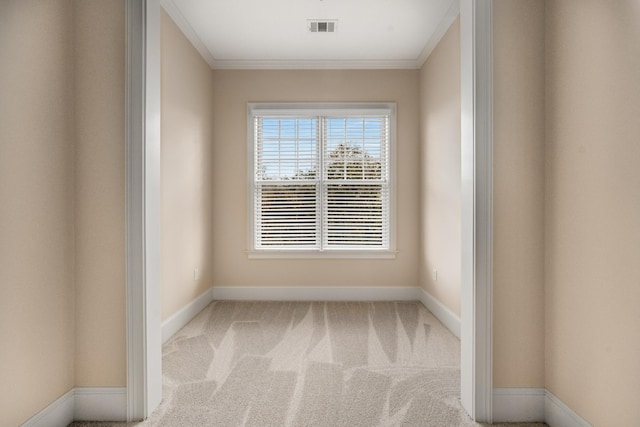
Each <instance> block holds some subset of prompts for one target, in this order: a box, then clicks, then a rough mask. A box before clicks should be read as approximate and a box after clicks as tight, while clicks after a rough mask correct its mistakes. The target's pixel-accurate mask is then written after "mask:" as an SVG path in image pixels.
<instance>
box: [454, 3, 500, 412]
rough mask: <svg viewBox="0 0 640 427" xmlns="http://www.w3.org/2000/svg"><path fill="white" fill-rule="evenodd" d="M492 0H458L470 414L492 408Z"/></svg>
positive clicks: (464, 336)
mask: <svg viewBox="0 0 640 427" xmlns="http://www.w3.org/2000/svg"><path fill="white" fill-rule="evenodd" d="M492 9H493V8H492V0H461V1H460V54H461V58H460V59H461V63H460V66H461V70H460V71H461V80H462V81H461V97H462V100H461V101H462V118H461V126H462V146H461V151H462V290H461V295H462V300H461V314H462V315H461V322H462V323H461V348H462V357H461V399H462V405H463V406H464V408H465V409H466V410H467V412H469V415H471V417H472V418H473V419H474V420H476V421H479V422H489V423H490V422H492V411H493V402H492V401H493V380H492V375H493V366H492V364H493V360H492V359H493V355H492V347H493V336H492V312H493V307H492V298H493V296H492V293H493V80H492V68H493V67H492V65H493V52H492V38H493V37H492V33H493V27H492V25H493V24H492V13H493V12H492Z"/></svg>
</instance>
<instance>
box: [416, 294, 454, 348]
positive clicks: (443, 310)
mask: <svg viewBox="0 0 640 427" xmlns="http://www.w3.org/2000/svg"><path fill="white" fill-rule="evenodd" d="M417 294H418V300H419V301H420V302H421V303H422V304H424V306H425V307H427V308H428V309H429V311H430V312H431V313H433V315H434V316H436V317H437V318H438V320H440V321H441V322H442V324H443V325H444V326H446V327H447V329H449V331H451V333H452V334H453V335H455V336H456V337H458V338H460V318H459V317H458V316H457V315H456V314H455V313H454V312H453V311H451V310H449V308H448V307H446V306H445V305H444V304H442V303H441V302H440V301H438V300H437V299H435V298H434V297H433V296H432V295H431V294H430V293H429V292H427V291H425V290H424V289H422V288H417Z"/></svg>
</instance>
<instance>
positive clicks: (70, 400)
mask: <svg viewBox="0 0 640 427" xmlns="http://www.w3.org/2000/svg"><path fill="white" fill-rule="evenodd" d="M126 419H127V389H126V387H76V388H74V389H71V390H69V391H68V392H66V393H65V394H63V395H62V396H61V397H59V398H58V399H56V400H55V401H54V402H53V403H51V404H50V405H49V406H47V407H46V408H44V409H43V410H42V411H40V412H38V413H37V414H36V415H34V416H33V417H31V418H29V420H27V421H26V422H25V423H23V424H22V425H21V427H67V426H68V425H69V423H71V422H72V421H125V420H126Z"/></svg>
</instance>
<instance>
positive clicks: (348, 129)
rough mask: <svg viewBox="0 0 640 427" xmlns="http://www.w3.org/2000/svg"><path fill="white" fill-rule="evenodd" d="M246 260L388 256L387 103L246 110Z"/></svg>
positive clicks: (391, 116)
mask: <svg viewBox="0 0 640 427" xmlns="http://www.w3.org/2000/svg"><path fill="white" fill-rule="evenodd" d="M248 122H249V129H248V134H249V137H248V140H249V141H248V143H249V144H248V145H249V172H250V176H249V187H250V188H249V206H250V214H249V222H250V223H249V240H250V242H249V255H250V257H300V256H302V257H393V256H394V250H395V241H394V240H395V239H394V224H393V216H394V215H393V213H394V194H393V193H394V188H393V156H394V146H393V143H394V129H395V104H364V105H362V104H359V105H355V104H338V105H326V104H320V105H317V104H315V105H309V104H250V105H249V121H248Z"/></svg>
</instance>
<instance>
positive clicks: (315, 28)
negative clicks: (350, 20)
mask: <svg viewBox="0 0 640 427" xmlns="http://www.w3.org/2000/svg"><path fill="white" fill-rule="evenodd" d="M307 24H308V28H309V31H310V32H312V33H334V32H335V31H336V27H337V24H338V21H337V20H335V19H333V20H327V19H322V20H319V19H313V20H311V19H310V20H309V21H307Z"/></svg>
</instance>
